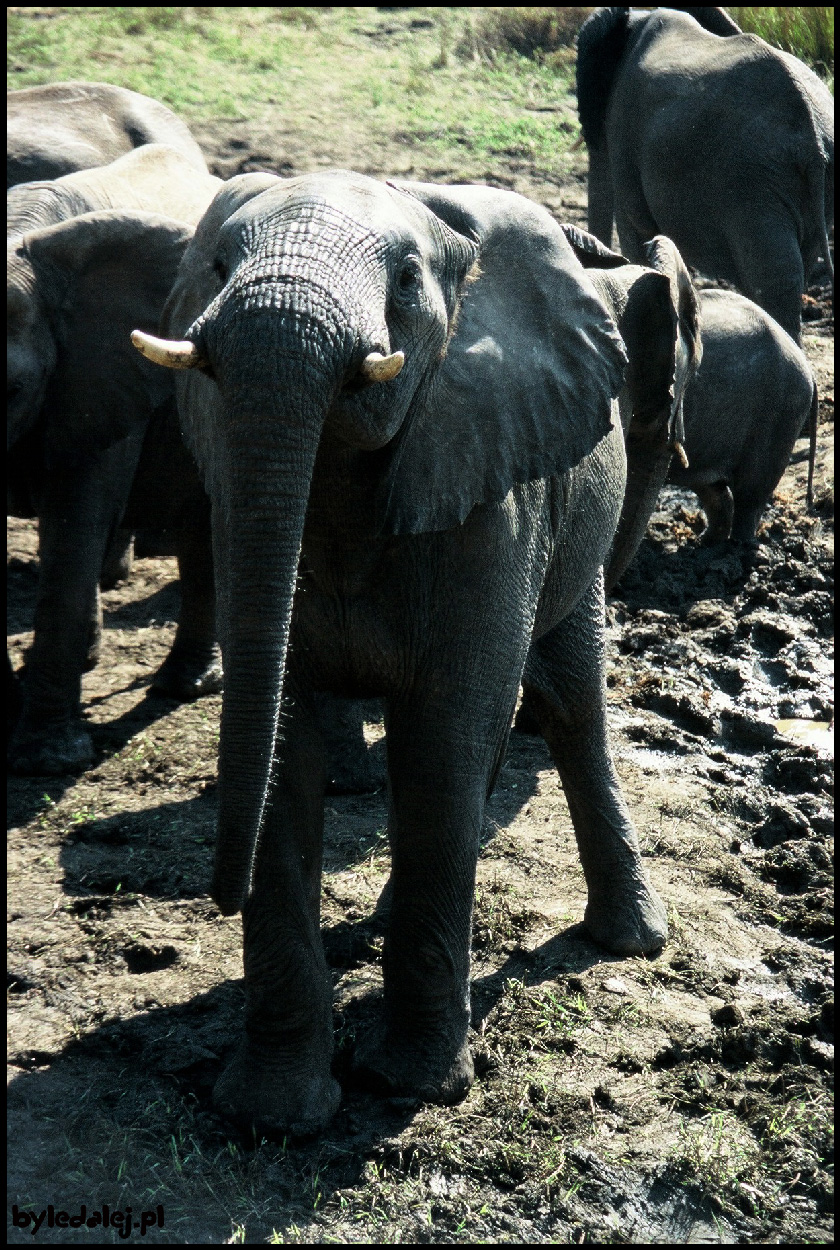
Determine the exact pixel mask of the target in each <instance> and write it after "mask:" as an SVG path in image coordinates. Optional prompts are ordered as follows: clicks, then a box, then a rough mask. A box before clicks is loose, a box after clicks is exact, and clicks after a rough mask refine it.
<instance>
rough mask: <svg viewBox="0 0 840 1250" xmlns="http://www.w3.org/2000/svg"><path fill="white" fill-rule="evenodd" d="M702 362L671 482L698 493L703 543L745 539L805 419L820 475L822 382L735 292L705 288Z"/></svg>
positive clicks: (763, 315) (786, 337)
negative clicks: (684, 459)
mask: <svg viewBox="0 0 840 1250" xmlns="http://www.w3.org/2000/svg"><path fill="white" fill-rule="evenodd" d="M700 305H701V310H702V319H703V363H702V364H701V366H700V370H699V372H698V374H697V377H696V378H695V379H694V381H693V382H692V383H691V385H690V386H689V387H688V390H687V391H686V396H685V408H684V411H685V450H686V452H687V455H688V467H687V468H686V467H684V466H683V465H682V464H680V463H679V462H678V461H676V460H674V462H673V463H672V465H671V470H670V473H669V474H668V481H669V482H671V483H672V484H673V485H674V486H680V487H682V488H683V489H684V490H685V489H689V490H693V491H695V492H696V494H697V495H698V496H699V499H700V502H701V504H702V505H703V510H704V512H705V513H706V518H707V520H708V528H707V530H706V533H705V537H706V539H708V540H710V541H713V540H717V539H724V538H730V537H731V538H734V539H739V540H741V541H744V542H748V541H750V540H751V539H753V538H754V537H755V532H756V529H757V527H758V523H759V521H760V519H761V514H762V512H763V511H764V509H765V507H766V506H767V503H768V501H769V499H770V496H771V495H772V494H773V491H774V490H775V488H776V486H777V484H778V482H779V479H780V478H781V476H782V474H783V473H784V471H785V469H786V468H787V466H788V463H789V462H790V453H791V451H792V450H793V445H794V443H795V442H796V440H797V438H799V436H800V434H801V432H802V430H803V427H804V426H805V423H806V422H808V423H809V425H810V435H811V451H810V465H809V472H808V503H809V504H810V502H811V490H812V485H813V474H814V456H815V452H816V434H817V387H816V383H815V382H814V375H813V373H812V372H811V366H810V365H809V364H808V361H807V360H806V359H805V356H804V355H803V353H802V351H801V350H800V349H799V348H798V347H797V345H796V344H795V343H794V341H793V339H792V338H791V337H790V335H788V334H786V333H785V331H784V330H783V329H782V327H781V326H780V325H778V324H777V323H776V322H775V321H774V320H773V318H772V317H771V316H770V315H769V313H766V312H765V311H764V309H763V308H759V307H758V305H757V304H753V303H752V301H751V300H748V299H745V298H744V296H743V295H737V294H736V293H735V292H734V291H703V292H702V293H701V296H700Z"/></svg>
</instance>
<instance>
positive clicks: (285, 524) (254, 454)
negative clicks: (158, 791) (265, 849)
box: [212, 318, 341, 915]
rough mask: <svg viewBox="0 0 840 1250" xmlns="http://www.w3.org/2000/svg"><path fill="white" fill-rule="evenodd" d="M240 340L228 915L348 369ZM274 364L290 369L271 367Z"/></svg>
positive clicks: (251, 838)
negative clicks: (312, 504) (332, 421)
mask: <svg viewBox="0 0 840 1250" xmlns="http://www.w3.org/2000/svg"><path fill="white" fill-rule="evenodd" d="M263 320H264V321H265V320H266V319H265V318H264V319H263ZM264 328H265V329H267V330H268V332H269V333H271V330H270V327H268V326H265V327H264ZM237 340H238V345H239V346H241V348H242V352H243V361H245V362H250V363H249V364H248V363H243V364H242V365H241V366H240V375H239V376H241V377H242V379H243V382H242V384H241V386H239V387H238V388H237V390H235V391H234V392H233V393H232V394H229V395H227V396H226V399H227V401H228V407H227V418H226V421H225V428H224V433H223V435H222V439H223V442H224V453H223V455H222V456H221V457H220V460H221V463H220V464H219V465H218V466H217V471H216V473H215V474H214V478H215V481H214V489H213V496H214V498H213V525H214V544H215V549H216V568H217V573H218V588H217V593H218V598H219V609H220V610H219V620H220V625H221V630H220V633H221V643H222V653H223V659H224V668H225V687H224V697H223V703H222V721H221V736H220V742H219V823H218V840H217V845H216V861H215V866H214V875H213V885H212V895H213V898H214V899H215V900H216V902H217V903H218V905H219V908H220V910H221V911H222V913H223V914H225V915H232V914H233V913H234V912H236V911H237V910H239V909H240V908H241V907H242V906H243V904H244V902H245V899H246V898H247V894H248V889H249V885H250V881H251V872H252V865H253V861H254V854H255V851H256V846H257V840H258V838H259V834H260V825H261V821H262V815H263V809H264V806H265V799H266V793H267V790H268V786H269V782H270V775H271V767H272V760H273V757H274V749H275V745H274V744H275V737H276V734H277V729H278V721H279V715H280V703H281V698H282V693H283V674H284V669H285V664H286V654H287V648H288V641H289V626H290V622H291V615H292V604H293V599H294V592H295V584H296V578H297V569H298V559H299V556H300V549H301V542H302V537H303V526H304V518H305V515H306V507H307V502H308V497H309V489H310V483H311V480H312V473H313V469H314V464H315V456H316V453H317V449H318V443H319V439H320V435H321V430H322V427H323V422H324V418H325V416H326V413H327V411H328V409H329V407H330V404H331V402H332V399H333V396H334V394H335V390H336V386H337V384H338V382H339V381H340V375H341V368H340V367H338V368H337V369H336V370H335V371H332V372H331V374H330V376H327V374H326V373H325V372H323V371H319V370H318V368H317V367H315V366H314V365H313V363H312V361H311V360H308V359H304V358H303V356H302V353H301V352H300V350H299V349H296V352H297V354H296V355H295V352H294V351H292V350H290V351H284V350H282V349H280V348H279V346H278V343H277V342H276V341H275V342H271V343H268V342H267V341H265V335H264V334H263V335H260V334H257V335H256V336H255V335H254V333H253V330H252V331H251V332H249V333H248V334H247V336H246V335H245V334H242V335H241V336H240V335H239V334H238V333H237V332H235V331H234V332H233V333H232V334H230V333H229V334H228V336H227V340H226V342H227V346H228V347H231V350H232V351H233V352H234V354H235V353H236V349H237V342H236V341H237ZM246 353H247V354H246ZM272 360H278V361H282V366H278V367H277V368H276V369H274V368H271V367H267V365H266V362H269V361H272ZM246 373H247V379H246ZM228 376H230V375H228ZM237 392H238V393H237Z"/></svg>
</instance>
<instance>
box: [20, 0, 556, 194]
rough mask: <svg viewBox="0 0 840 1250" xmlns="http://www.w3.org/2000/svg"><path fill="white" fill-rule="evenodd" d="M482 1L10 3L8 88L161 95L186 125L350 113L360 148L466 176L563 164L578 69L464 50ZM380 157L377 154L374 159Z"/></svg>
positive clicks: (310, 120)
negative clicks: (66, 83)
mask: <svg viewBox="0 0 840 1250" xmlns="http://www.w3.org/2000/svg"><path fill="white" fill-rule="evenodd" d="M481 12H482V10H468V11H466V15H465V14H464V12H463V11H461V10H457V9H423V8H416V9H410V10H406V11H404V12H400V13H397V12H394V13H384V14H383V13H381V11H378V10H369V9H351V8H333V9H276V8H251V7H241V8H234V9H222V8H181V9H173V8H147V9H138V8H122V9H115V8H86V9H80V8H66V9H49V10H46V9H13V10H10V11H9V17H8V64H9V66H10V72H9V75H8V80H9V86H10V87H24V86H29V85H34V84H38V83H45V82H51V81H61V80H66V79H70V78H82V79H90V80H95V81H105V82H114V83H118V84H120V85H122V86H126V87H130V88H131V89H132V90H135V91H140V92H142V93H143V94H145V95H150V96H153V97H155V98H156V99H159V100H162V101H163V102H164V103H166V104H168V105H169V106H170V107H171V108H173V109H175V111H176V112H178V113H179V114H180V115H181V116H182V117H183V118H184V120H185V121H186V122H187V123H188V124H189V123H199V122H205V123H208V122H209V123H212V122H215V121H225V120H234V121H235V120H239V121H248V122H250V123H253V124H254V125H255V126H272V127H273V126H274V125H276V124H277V122H280V124H282V125H288V124H294V125H297V126H299V127H300V128H301V129H305V128H307V127H309V128H311V127H313V126H314V127H315V128H316V129H318V130H320V131H322V132H327V133H329V132H330V131H331V130H332V129H334V128H340V127H346V126H347V125H348V119H353V124H355V125H356V126H357V127H359V128H360V129H363V130H364V132H365V140H366V146H370V148H371V149H375V148H376V147H377V145H378V144H381V143H383V142H387V143H394V142H396V143H398V144H400V145H401V146H402V147H404V148H406V149H409V150H412V151H413V150H414V149H417V148H418V147H419V148H421V149H423V153H424V155H425V156H426V157H427V158H428V159H431V160H435V159H437V160H439V161H440V162H441V163H442V164H444V165H452V164H453V163H454V164H455V165H456V166H457V165H458V164H461V163H463V162H464V160H466V161H467V162H468V164H469V170H468V172H469V174H470V176H476V175H477V174H482V173H483V172H484V170H482V168H481V164H482V162H484V163H486V162H488V161H489V162H493V161H494V160H496V158H499V157H502V158H508V159H510V158H514V159H515V158H517V157H519V158H522V159H525V160H536V161H539V162H540V163H541V164H542V165H545V166H546V170H547V172H549V173H551V172H556V173H558V174H559V173H561V172H562V171H563V169H564V168H565V165H566V161H567V154H568V150H569V147H570V146H571V144H572V143H573V142H574V140H575V139H576V137H577V133H578V126H577V118H576V115H575V112H574V105H573V102H572V100H571V99H570V97H569V94H568V92H569V87H570V83H571V74H572V72H573V65H572V64H571V62H568V63H566V64H565V65H561V66H555V67H551V66H548V65H541V64H538V63H537V62H536V61H535V60H533V59H529V58H528V57H525V56H522V55H519V54H518V53H517V52H516V51H512V50H510V49H501V50H499V51H498V53H497V54H495V55H494V56H493V58H492V62H491V60H488V59H487V58H484V57H479V58H478V59H476V58H474V57H473V56H472V55H470V54H469V53H468V52H467V51H465V48H466V44H465V36H466V33H467V30H468V25H469V23H470V22H471V21H472V20H473V18H472V15H473V14H475V13H479V14H480V13H481ZM372 163H374V164H375V162H372Z"/></svg>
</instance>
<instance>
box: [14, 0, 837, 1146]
mask: <svg viewBox="0 0 840 1250" xmlns="http://www.w3.org/2000/svg"><path fill="white" fill-rule="evenodd" d="M691 14H693V16H690V15H689V14H687V13H678V12H676V11H672V10H667V9H660V10H656V11H655V12H653V13H649V12H639V13H635V12H631V11H629V10H627V9H604V10H598V11H596V12H595V13H594V14H593V15H592V16H591V17H589V18H588V19H587V21H586V22H585V23H584V25H583V27H582V29H581V31H580V36H579V55H578V74H577V86H578V101H579V108H580V116H581V123H582V128H583V134H584V139H585V141H586V144H587V146H588V149H589V158H590V179H589V227H590V231H591V233H587V232H585V231H583V230H580V229H578V228H576V227H574V226H561V225H559V224H558V223H557V222H556V221H555V220H554V218H553V217H552V216H551V214H550V213H549V212H548V211H547V210H545V209H544V208H542V207H540V206H539V205H537V204H535V203H533V202H531V201H529V200H527V199H525V198H523V197H522V196H519V195H516V194H514V193H512V192H508V191H502V190H497V189H495V188H491V187H486V186H472V185H451V186H446V185H432V184H428V183H420V182H407V181H402V180H387V181H385V180H383V181H380V180H378V179H374V178H371V177H367V176H363V175H360V174H355V173H351V172H347V171H342V170H332V171H328V172H320V173H314V174H304V175H301V176H299V177H294V178H280V177H277V176H275V175H273V174H270V173H251V174H243V175H240V176H238V177H234V178H231V179H230V180H229V181H227V182H225V183H222V182H221V181H220V180H219V179H217V178H214V177H212V176H211V175H210V174H209V173H208V171H207V167H206V165H205V163H204V159H203V157H202V155H201V153H200V151H199V149H198V147H197V145H196V144H195V142H194V140H193V139H192V138H191V136H190V135H189V133H188V131H187V129H186V127H185V126H184V125H183V123H181V122H180V121H179V120H178V119H177V118H176V117H175V116H174V115H173V114H172V113H170V112H169V110H168V109H166V108H164V107H163V106H162V105H160V104H158V103H157V102H155V101H153V100H148V99H146V98H145V97H142V96H138V95H136V94H135V93H133V92H129V91H125V90H123V89H122V88H119V87H113V86H109V85H106V84H97V83H64V84H58V85H54V86H48V87H35V88H30V89H27V90H25V91H19V92H13V93H11V95H10V98H9V126H10V130H9V134H10V139H9V166H8V168H9V184H10V190H9V196H8V206H9V209H8V211H9V218H8V221H9V238H8V266H9V267H8V279H7V283H8V445H9V484H8V499H9V508H10V510H11V511H12V512H13V513H14V514H16V515H23V516H37V517H38V520H39V541H40V574H39V588H38V598H37V607H36V613H35V622H34V631H35V632H34V642H33V645H32V649H31V651H30V652H29V655H28V657H27V661H26V669H25V678H24V680H23V682H22V688H21V691H20V699H19V702H20V707H19V715H18V719H17V723H16V724H15V725H14V726H13V729H12V732H11V738H10V743H9V765H10V767H11V768H12V769H13V770H14V771H17V772H23V773H36V774H37V773H50V772H68V771H73V770H75V769H78V768H80V767H84V766H85V765H86V764H87V763H88V762H90V760H91V759H92V757H93V753H92V748H91V742H90V739H89V737H88V735H87V734H86V732H85V730H84V728H83V725H82V722H81V719H80V683H81V674H82V672H83V670H84V669H85V668H86V667H89V666H90V665H91V664H92V663H95V660H96V653H97V645H98V634H99V628H100V609H99V585H100V584H102V583H104V582H105V581H106V580H107V579H108V577H109V576H110V577H111V578H113V577H114V576H115V575H116V574H115V573H114V571H113V570H114V568H115V567H118V566H119V564H120V560H122V568H123V569H125V567H126V566H127V564H128V562H129V558H130V557H129V556H128V552H127V549H126V544H127V542H128V540H129V538H130V535H131V532H133V531H135V530H137V529H142V528H145V529H147V530H149V531H151V532H153V533H154V532H157V531H160V530H162V529H168V530H174V531H175V532H176V533H177V535H178V559H179V570H180V576H181V584H182V591H183V605H182V610H181V617H180V621H179V625H178V631H177V634H176V638H175V642H174V644H173V647H172V650H171V652H170V654H169V656H168V658H167V660H166V662H165V663H164V665H163V667H162V668H161V670H160V671H159V673H158V674H157V676H156V677H155V683H156V684H157V685H158V686H159V687H160V688H162V689H163V690H164V691H166V692H167V693H169V694H171V695H174V696H175V697H177V698H180V699H188V698H194V697H196V696H198V695H200V694H203V693H205V692H207V691H211V690H217V689H220V688H221V686H222V666H221V663H220V660H219V655H218V651H217V646H216V638H217V635H218V640H219V642H220V644H221V657H222V660H223V665H224V692H223V705H222V718H221V733H220V745H219V820H218V841H217V848H216V859H215V868H214V874H213V884H212V895H213V898H214V899H215V901H216V903H217V904H218V906H219V908H220V909H221V911H222V912H223V913H224V914H226V915H231V914H233V913H235V912H238V911H241V912H242V916H243V931H244V965H245V983H246V993H247V999H246V1010H245V1020H244V1029H243V1033H242V1038H241V1040H240V1044H239V1047H238V1049H237V1051H236V1052H235V1054H234V1057H233V1058H232V1060H231V1062H230V1063H229V1065H228V1067H227V1068H226V1070H225V1071H224V1073H223V1074H222V1076H221V1077H220V1078H219V1081H218V1083H217V1086H216V1090H215V1101H216V1105H217V1106H218V1108H219V1109H220V1110H221V1111H222V1112H223V1113H224V1114H225V1115H227V1116H228V1117H230V1118H231V1119H233V1120H234V1121H235V1122H238V1123H239V1124H242V1125H245V1126H248V1127H256V1128H258V1129H260V1130H261V1131H265V1132H270V1133H310V1132H315V1131H318V1130H320V1129H321V1128H323V1126H324V1125H325V1124H326V1123H327V1122H328V1121H329V1119H330V1117H331V1116H332V1115H333V1113H334V1111H335V1109H336V1107H337V1106H338V1102H339V1099H340V1089H339V1086H338V1084H337V1082H336V1081H335V1079H334V1077H333V1075H332V1071H331V1059H332V1053H333V1024H332V996H331V981H330V976H329V971H328V968H327V965H326V961H325V956H324V950H323V946H322V943H321V938H320V933H319V896H320V877H321V859H322V846H321V844H322V835H323V793H324V785H325V778H326V776H327V770H328V768H329V760H328V758H327V752H326V750H325V738H328V737H329V734H328V733H326V732H325V726H324V711H323V706H324V705H323V702H322V699H323V696H324V694H325V692H329V693H330V694H332V695H335V696H340V697H341V698H343V699H362V698H371V697H375V698H378V699H381V700H382V701H383V703H384V709H385V726H386V743H387V760H388V781H389V799H390V815H389V830H388V833H389V841H390V845H391V852H392V870H391V879H390V882H389V886H388V889H387V904H386V905H383V909H386V910H387V930H388V931H387V937H386V941H385V946H384V951H383V973H384V1002H383V1009H382V1016H381V1020H380V1022H379V1024H378V1025H377V1026H376V1027H375V1028H374V1030H373V1032H372V1033H371V1034H370V1035H369V1036H368V1037H366V1038H364V1039H363V1040H362V1041H361V1042H360V1044H359V1046H358V1048H357V1051H356V1055H355V1061H354V1062H355V1073H356V1077H357V1078H358V1079H359V1080H360V1081H361V1082H363V1083H365V1084H367V1085H368V1086H369V1087H370V1088H372V1089H374V1090H379V1091H384V1092H390V1093H398V1094H404V1095H411V1096H415V1097H420V1098H424V1099H428V1100H432V1101H440V1102H452V1101H455V1100H457V1099H458V1098H460V1097H461V1096H462V1095H463V1094H464V1092H465V1091H466V1090H467V1088H468V1087H469V1085H470V1083H471V1081H472V1079H473V1065H472V1059H471V1056H470V1050H469V1046H468V1029H469V1021H470V1006H469V1003H470V989H469V967H470V928H471V918H472V905H473V893H474V883H475V870H476V860H477V854H478V846H479V835H480V831H481V828H482V822H483V818H484V807H485V802H486V799H487V797H488V795H489V793H490V792H491V790H492V788H493V784H494V782H495V778H496V775H497V773H498V770H499V768H500V766H501V762H502V759H503V755H504V752H505V747H506V743H507V737H508V733H509V730H510V726H511V721H512V717H513V712H514V708H515V705H516V702H517V698H518V694H519V690H520V687H521V688H522V689H523V691H524V695H525V697H526V699H527V704H528V708H529V711H530V713H531V715H532V716H533V718H534V720H535V721H536V724H537V726H538V727H539V730H540V731H541V733H542V734H543V736H544V737H545V739H546V742H547V743H548V746H549V748H550V750H551V753H552V756H553V759H554V761H555V764H556V766H557V769H558V772H559V774H560V777H561V779H562V782H563V786H564V789H565V793H566V797H567V800H568V804H569V809H570V813H571V817H572V822H573V826H574V830H575V835H576V838H577V841H578V846H579V851H580V857H581V861H582V865H583V870H584V874H585V878H586V885H587V892H588V900H587V904H586V911H585V921H584V923H585V925H586V928H587V930H588V932H589V934H590V935H591V937H592V938H593V939H594V940H595V941H596V942H598V943H600V944H602V945H603V946H605V947H606V948H607V949H608V950H611V951H613V952H616V953H619V954H628V955H630V954H635V955H638V954H645V953H650V952H654V951H656V950H658V949H660V948H661V947H662V945H663V944H664V942H665V941H666V937H667V925H666V919H665V911H664V908H663V905H662V903H661V901H660V899H659V898H658V897H657V894H656V892H655V891H654V889H653V887H652V885H651V883H650V881H649V879H648V877H647V874H646V871H645V869H644V866H643V864H642V861H641V858H640V854H639V845H638V839H637V836H636V832H635V830H634V827H633V823H632V820H631V817H630V813H629V811H628V809H627V806H626V804H625V802H624V799H623V797H622V794H621V789H620V785H619V782H618V778H617V775H616V772H615V768H614V764H613V760H612V756H611V753H610V748H609V745H608V741H607V728H606V697H605V675H604V663H605V659H604V651H605V626H604V594H605V588H606V589H607V590H608V589H610V588H611V587H612V586H613V585H615V583H616V582H617V581H618V579H619V578H620V576H621V574H622V573H623V571H624V570H625V569H626V568H627V566H628V564H629V563H630V561H631V560H632V558H633V555H634V553H635V551H636V549H637V547H638V545H639V543H640V541H641V539H642V537H643V535H644V532H645V527H646V525H647V521H648V519H649V517H650V515H651V512H652V510H653V508H654V505H655V501H656V498H657V495H658V492H659V490H660V488H661V487H662V485H663V484H664V483H665V482H666V481H667V480H671V481H674V482H677V483H679V484H681V485H686V486H688V487H690V488H692V489H694V490H696V491H697V493H698V494H699V496H700V499H701V502H702V504H703V507H704V509H705V511H706V514H707V517H708V523H709V524H708V538H709V539H713V540H722V539H730V538H732V539H738V540H747V541H749V540H753V539H754V535H755V531H756V526H757V524H758V521H759V519H760V516H761V513H762V510H763V508H764V506H765V505H766V503H767V502H768V500H769V498H770V496H771V494H772V492H773V489H774V488H775V486H776V484H777V482H778V480H779V478H780V477H781V475H782V473H783V472H784V469H785V467H786V465H787V463H788V460H789V456H790V452H791V449H792V447H793V443H794V441H795V440H796V438H797V437H798V436H799V435H800V433H801V431H802V428H803V426H804V425H805V424H806V423H808V422H809V421H810V423H811V431H812V458H813V446H814V436H815V430H816V402H817V401H816V390H815V386H814V380H813V377H812V374H811V371H810V368H809V366H808V364H807V362H806V360H805V358H804V356H803V354H802V352H801V349H800V346H799V336H800V328H799V305H800V297H801V294H802V291H803V288H804V285H805V282H806V280H807V278H808V277H809V275H810V274H812V273H814V272H816V271H817V269H818V267H819V265H820V264H821V265H822V266H823V267H824V268H825V269H829V268H830V264H831V259H830V254H829V248H828V231H829V229H830V226H831V222H832V203H831V194H832V188H833V176H832V175H833V104H832V100H831V96H830V95H829V94H828V92H827V91H826V89H825V88H824V87H823V86H822V84H821V83H820V82H819V80H818V79H817V78H816V77H815V76H814V75H813V74H812V73H811V72H810V71H809V70H808V69H806V67H805V66H803V65H802V64H801V63H800V62H798V61H796V60H795V58H793V57H790V56H788V55H786V54H784V53H780V52H777V51H775V50H774V49H772V48H770V47H769V46H768V45H766V44H764V43H763V42H762V41H761V40H759V39H756V38H754V37H752V36H747V35H742V34H741V33H740V32H739V31H738V29H737V27H735V25H734V23H732V21H731V19H730V18H729V17H728V16H727V15H726V14H724V13H723V11H722V10H706V9H694V10H691ZM613 217H615V222H616V224H617V227H618V237H619V242H620V246H621V249H622V252H621V254H620V253H618V252H615V251H613V250H612V247H611V244H612V238H611V234H612V225H613ZM687 265H692V266H695V267H696V268H697V269H698V270H700V271H702V272H703V273H704V274H706V275H708V276H710V277H712V278H720V279H724V280H726V282H727V283H729V284H731V285H732V286H734V287H736V288H738V290H739V291H740V292H743V293H742V294H739V293H737V292H735V291H731V290H728V289H727V290H703V291H698V289H697V288H696V287H695V284H694V281H693V279H692V276H691V273H690V272H689V269H688V268H687ZM135 349H136V350H135ZM10 681H12V682H13V683H15V686H16V679H15V678H14V677H13V676H12V674H11V670H10Z"/></svg>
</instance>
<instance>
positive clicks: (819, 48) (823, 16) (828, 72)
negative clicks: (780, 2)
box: [729, 8, 834, 80]
mask: <svg viewBox="0 0 840 1250" xmlns="http://www.w3.org/2000/svg"><path fill="white" fill-rule="evenodd" d="M729 12H730V13H731V14H732V16H733V17H734V19H735V21H736V22H737V23H738V25H739V26H740V27H741V29H742V30H744V31H748V32H749V33H751V34H754V35H760V36H761V38H762V39H766V40H767V42H768V43H772V44H773V46H774V47H776V48H783V49H784V51H785V52H792V53H793V55H794V56H798V57H799V58H800V60H803V61H806V62H807V63H808V64H809V65H813V66H814V67H815V68H816V69H817V70H818V71H819V72H820V73H821V74H822V75H823V77H830V78H831V79H832V80H833V78H834V9H833V8H829V9H819V8H807V9H804V8H803V9H756V8H737V9H730V10H729Z"/></svg>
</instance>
